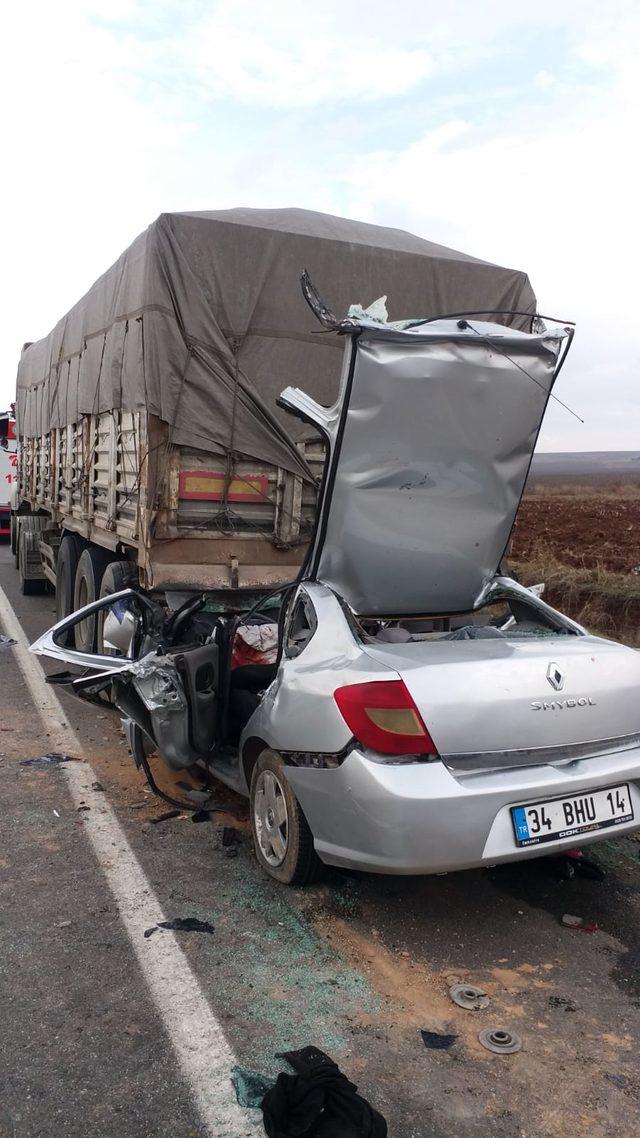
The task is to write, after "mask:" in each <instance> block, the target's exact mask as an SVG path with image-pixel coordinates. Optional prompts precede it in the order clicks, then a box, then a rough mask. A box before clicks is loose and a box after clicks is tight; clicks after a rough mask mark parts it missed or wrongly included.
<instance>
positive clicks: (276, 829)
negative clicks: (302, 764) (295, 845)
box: [253, 771, 289, 868]
mask: <svg viewBox="0 0 640 1138" xmlns="http://www.w3.org/2000/svg"><path fill="white" fill-rule="evenodd" d="M253 820H254V823H255V830H256V836H257V838H258V844H259V846H260V850H261V853H262V856H263V857H264V859H265V861H266V862H267V863H268V864H269V865H271V866H273V867H274V868H275V867H277V866H279V865H282V863H283V861H284V859H285V858H286V856H287V850H288V848H289V814H288V811H287V800H286V798H285V796H284V790H283V788H282V784H281V783H280V781H279V779H278V778H277V776H276V775H275V774H274V773H273V771H261V773H260V774H259V775H258V781H257V784H256V792H255V798H254V806H253Z"/></svg>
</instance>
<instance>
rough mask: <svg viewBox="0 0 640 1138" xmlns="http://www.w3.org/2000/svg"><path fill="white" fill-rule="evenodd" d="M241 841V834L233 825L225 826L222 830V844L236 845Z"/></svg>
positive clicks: (227, 845) (226, 845)
mask: <svg viewBox="0 0 640 1138" xmlns="http://www.w3.org/2000/svg"><path fill="white" fill-rule="evenodd" d="M239 841H240V834H239V833H238V831H237V830H235V829H234V828H233V826H224V827H223V830H222V844H223V846H225V847H229V846H235V845H237V844H238V842H239Z"/></svg>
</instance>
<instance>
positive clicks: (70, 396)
mask: <svg viewBox="0 0 640 1138" xmlns="http://www.w3.org/2000/svg"><path fill="white" fill-rule="evenodd" d="M303 268H307V269H308V270H309V273H310V275H311V278H312V280H313V281H314V282H315V284H316V285H317V287H318V288H319V290H320V291H321V293H323V294H324V296H325V297H326V299H327V301H328V302H329V304H330V305H331V306H332V307H333V309H334V311H336V312H337V313H338V315H345V314H346V312H347V310H348V307H349V305H350V304H351V303H353V302H361V303H363V304H368V303H369V302H370V301H372V300H373V299H375V298H376V297H377V296H379V295H381V294H383V293H384V294H386V295H387V296H388V307H389V315H390V318H392V319H394V318H399V317H406V316H436V315H445V314H448V313H451V312H458V311H466V310H478V309H482V310H483V311H493V310H495V309H520V310H523V311H525V312H531V313H533V312H534V310H535V297H534V295H533V292H532V290H531V286H530V284H529V281H528V278H527V276H526V275H525V274H524V273H521V272H517V271H515V270H512V269H503V268H500V267H498V266H496V265H492V264H489V263H487V262H485V261H480V260H477V259H476V258H474V257H469V256H466V255H465V254H463V253H457V252H455V251H453V250H451V249H446V248H444V247H443V246H441V245H434V244H432V243H431V242H429V241H425V240H423V239H421V238H419V237H414V236H413V235H412V234H410V233H405V232H404V231H402V230H399V229H386V228H382V227H380V226H375V225H367V224H364V223H363V222H358V221H348V220H346V219H344V218H339V217H332V216H330V215H327V214H321V213H313V212H310V211H308V210H299V209H277V210H259V209H233V210H223V211H220V212H211V213H210V212H206V213H167V214H161V216H160V217H159V218H158V219H157V221H155V222H154V223H153V224H152V225H151V226H149V228H148V229H147V230H146V232H145V233H143V234H141V236H140V237H138V238H137V239H136V240H135V241H134V242H133V244H132V245H131V246H130V248H129V249H127V250H126V252H125V253H123V254H122V256H121V257H120V259H119V260H118V261H117V262H116V263H115V265H113V266H112V267H111V268H110V269H109V270H108V271H107V272H106V273H105V274H104V275H103V276H102V277H100V278H99V280H98V281H96V283H95V284H94V285H93V286H92V288H90V290H89V292H88V293H87V294H86V296H84V297H83V298H82V300H80V301H79V302H78V303H77V304H76V305H75V306H74V307H73V308H72V309H71V311H70V312H68V313H67V315H66V316H64V317H63V318H62V320H60V321H59V323H58V324H57V325H56V327H55V328H54V329H53V331H52V332H51V333H50V334H49V335H48V336H47V337H45V339H43V340H40V341H38V342H37V343H34V344H32V345H31V346H30V347H28V348H27V349H26V350H25V351H24V352H23V355H22V358H21V361H20V365H19V369H18V423H19V432H20V434H21V435H24V436H31V437H34V436H38V435H42V434H44V433H46V432H47V431H48V430H50V429H51V428H52V427H61V426H64V425H66V424H68V423H74V422H76V421H77V420H78V419H79V418H80V416H81V415H83V414H91V413H93V414H98V413H102V412H104V411H108V410H111V409H114V408H125V409H127V410H130V411H136V410H140V411H142V410H147V411H148V412H150V413H151V414H153V415H156V416H158V417H159V418H160V419H161V420H163V421H164V422H165V423H167V424H169V427H170V431H171V438H172V440H173V441H174V442H175V443H177V444H182V445H187V446H191V447H196V448H200V449H202V450H206V451H209V452H211V451H213V452H215V453H223V454H224V453H228V452H229V451H232V452H234V453H236V454H239V455H245V456H248V457H251V458H255V459H258V460H262V461H266V462H270V463H273V464H274V465H276V466H282V467H284V468H285V469H288V470H291V471H293V472H296V473H299V474H302V475H303V476H305V475H306V473H307V472H306V466H305V464H304V462H303V460H302V459H301V456H300V453H299V451H298V450H297V448H296V445H295V444H296V441H298V440H300V439H301V438H304V437H309V434H310V432H309V428H308V427H304V426H303V425H302V424H300V423H296V422H295V421H294V420H290V419H289V418H288V416H285V415H284V414H283V413H282V412H280V411H278V410H277V408H276V405H275V400H276V396H277V395H278V394H279V392H280V391H281V390H282V388H283V387H284V386H286V384H287V383H295V384H300V385H301V386H303V387H304V388H305V390H306V391H308V392H309V393H310V394H312V395H313V396H314V398H315V399H316V400H317V401H318V402H320V403H323V404H330V403H332V402H333V401H334V400H335V398H336V396H337V392H338V384H339V378H340V369H341V361H342V348H343V341H342V340H341V339H340V337H338V336H337V335H334V334H333V333H328V334H326V333H325V334H322V333H321V332H319V328H318V324H317V322H316V321H315V319H314V316H313V314H312V313H311V311H310V310H309V309H308V307H307V306H306V304H305V302H304V299H303V297H302V295H301V292H300V288H299V284H298V281H299V277H300V273H301V271H302V270H303ZM504 319H505V322H507V323H510V324H512V325H513V326H514V327H517V328H527V329H528V320H527V319H526V318H521V317H513V318H509V317H505V318H504Z"/></svg>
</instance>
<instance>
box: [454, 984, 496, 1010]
mask: <svg viewBox="0 0 640 1138" xmlns="http://www.w3.org/2000/svg"><path fill="white" fill-rule="evenodd" d="M449 995H450V996H451V999H452V1000H453V1002H454V1004H457V1005H458V1007H459V1008H465V1009H466V1010H467V1011H469V1012H473V1011H476V1012H477V1011H480V1009H481V1008H488V1007H489V997H488V995H487V993H486V992H483V990H482V988H476V987H474V985H473V984H452V985H451V987H450V988H449Z"/></svg>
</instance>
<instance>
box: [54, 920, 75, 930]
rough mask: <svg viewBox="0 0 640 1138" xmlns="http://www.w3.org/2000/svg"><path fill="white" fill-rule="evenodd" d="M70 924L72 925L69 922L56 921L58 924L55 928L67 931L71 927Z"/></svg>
mask: <svg viewBox="0 0 640 1138" xmlns="http://www.w3.org/2000/svg"><path fill="white" fill-rule="evenodd" d="M71 924H72V922H71V921H58V923H57V924H56V928H57V929H68V928H70V927H71Z"/></svg>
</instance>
